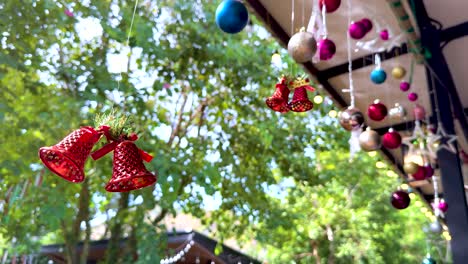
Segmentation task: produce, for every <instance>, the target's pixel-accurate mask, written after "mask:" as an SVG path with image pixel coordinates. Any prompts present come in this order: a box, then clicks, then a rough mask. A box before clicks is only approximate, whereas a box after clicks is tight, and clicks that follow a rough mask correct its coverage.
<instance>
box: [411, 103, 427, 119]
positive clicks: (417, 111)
mask: <svg viewBox="0 0 468 264" xmlns="http://www.w3.org/2000/svg"><path fill="white" fill-rule="evenodd" d="M413 114H414V119H416V120H423V119H424V118H425V117H426V110H424V107H422V106H420V105H416V106H415V107H414V109H413Z"/></svg>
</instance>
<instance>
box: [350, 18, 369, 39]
mask: <svg viewBox="0 0 468 264" xmlns="http://www.w3.org/2000/svg"><path fill="white" fill-rule="evenodd" d="M348 32H349V36H351V37H352V38H353V39H362V38H363V37H364V36H365V35H366V33H367V32H366V28H365V27H364V25H363V24H362V23H361V22H354V23H351V25H349V28H348Z"/></svg>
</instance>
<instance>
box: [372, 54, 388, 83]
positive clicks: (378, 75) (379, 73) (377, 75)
mask: <svg viewBox="0 0 468 264" xmlns="http://www.w3.org/2000/svg"><path fill="white" fill-rule="evenodd" d="M375 65H376V67H375V69H374V70H372V72H371V73H370V79H371V81H372V82H373V83H375V84H382V83H384V82H385V80H386V79H387V73H386V72H385V71H384V70H383V69H382V62H381V60H380V56H379V55H378V54H377V55H375Z"/></svg>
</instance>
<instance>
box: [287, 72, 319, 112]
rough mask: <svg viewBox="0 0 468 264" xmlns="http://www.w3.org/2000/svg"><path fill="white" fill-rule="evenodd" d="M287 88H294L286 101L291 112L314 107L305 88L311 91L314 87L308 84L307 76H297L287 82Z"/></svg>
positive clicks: (303, 110)
mask: <svg viewBox="0 0 468 264" xmlns="http://www.w3.org/2000/svg"><path fill="white" fill-rule="evenodd" d="M289 88H290V89H291V90H294V94H293V98H292V100H291V102H289V103H288V106H289V108H290V109H291V110H292V111H293V112H306V111H309V110H311V109H312V108H313V107H314V103H312V101H310V100H309V98H308V96H307V90H309V91H311V92H313V91H315V89H314V88H313V87H312V86H310V85H309V78H305V79H304V78H301V77H298V78H296V79H295V80H294V81H291V82H290V83H289Z"/></svg>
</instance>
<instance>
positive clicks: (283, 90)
mask: <svg viewBox="0 0 468 264" xmlns="http://www.w3.org/2000/svg"><path fill="white" fill-rule="evenodd" d="M285 82H286V81H285V80H284V79H282V80H281V81H280V82H279V83H277V84H276V90H275V93H274V94H273V95H272V96H270V97H268V98H267V99H266V101H265V103H266V105H267V106H268V107H269V108H271V109H272V110H273V111H276V112H280V113H286V112H289V110H290V109H289V107H288V98H289V93H290V91H289V88H288V86H287V85H286V83H285Z"/></svg>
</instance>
